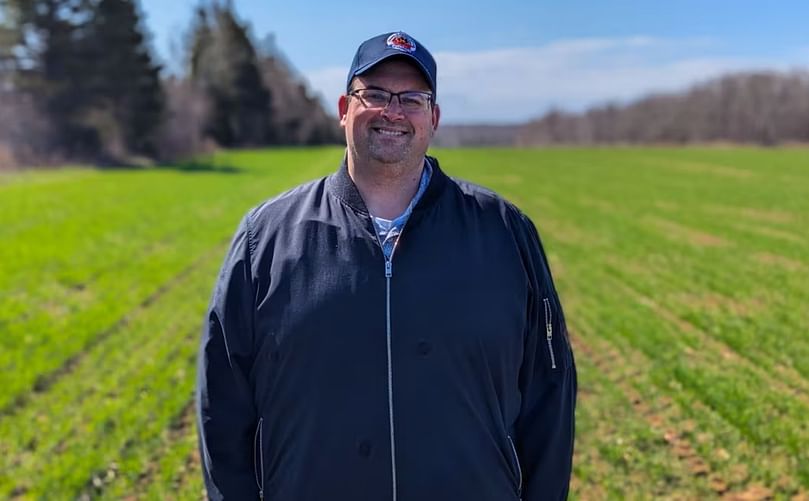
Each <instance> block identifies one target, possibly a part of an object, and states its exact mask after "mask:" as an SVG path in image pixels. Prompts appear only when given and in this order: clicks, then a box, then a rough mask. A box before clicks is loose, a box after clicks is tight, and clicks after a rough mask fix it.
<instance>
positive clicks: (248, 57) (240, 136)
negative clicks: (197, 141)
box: [190, 3, 273, 147]
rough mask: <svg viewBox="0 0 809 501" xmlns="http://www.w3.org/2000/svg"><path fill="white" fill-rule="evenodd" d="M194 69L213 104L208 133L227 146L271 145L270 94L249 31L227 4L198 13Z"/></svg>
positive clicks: (194, 45) (195, 29)
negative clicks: (262, 76) (259, 67)
mask: <svg viewBox="0 0 809 501" xmlns="http://www.w3.org/2000/svg"><path fill="white" fill-rule="evenodd" d="M190 69H191V78H192V79H193V80H194V82H195V83H196V84H197V85H199V86H200V87H201V88H202V89H203V90H204V91H205V93H206V94H207V96H208V100H209V105H210V107H209V110H210V111H209V116H208V119H207V121H206V125H205V130H204V133H205V134H206V135H208V136H209V137H211V138H212V139H214V140H215V141H216V142H217V143H218V144H220V145H222V146H225V147H233V146H251V145H262V144H267V143H269V142H271V141H272V139H273V135H272V129H271V126H270V103H271V101H270V92H269V91H268V90H267V88H266V87H265V86H264V83H263V81H262V79H261V74H260V72H259V69H258V64H257V60H256V52H255V49H254V47H253V44H252V42H251V41H250V37H249V36H248V33H247V28H246V27H245V26H243V25H242V24H240V23H239V22H238V20H237V19H236V16H235V14H234V12H233V7H232V5H230V4H229V3H228V4H227V5H221V4H218V3H213V4H212V5H211V6H210V7H208V8H205V7H200V8H199V9H198V11H197V15H196V20H195V24H194V26H193V32H192V40H191V54H190Z"/></svg>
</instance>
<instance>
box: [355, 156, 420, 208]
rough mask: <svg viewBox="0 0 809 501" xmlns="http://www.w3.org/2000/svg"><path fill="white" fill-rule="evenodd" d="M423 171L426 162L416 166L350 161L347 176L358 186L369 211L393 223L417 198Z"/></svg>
mask: <svg viewBox="0 0 809 501" xmlns="http://www.w3.org/2000/svg"><path fill="white" fill-rule="evenodd" d="M423 169H424V159H421V160H420V161H419V162H418V163H416V164H410V165H404V164H376V163H374V164H370V163H362V162H354V161H352V159H351V157H350V155H349V158H348V174H349V176H351V179H352V180H353V181H354V184H355V185H356V186H357V189H358V190H359V192H360V195H361V196H362V199H363V201H364V202H365V206H366V207H368V211H369V212H370V213H371V214H373V215H374V216H377V217H381V218H384V219H394V218H396V217H398V216H399V215H401V214H402V213H403V212H404V211H405V209H406V208H407V206H408V204H410V201H411V200H413V197H414V196H415V195H416V192H417V191H418V188H419V181H420V180H421V172H422V170H423Z"/></svg>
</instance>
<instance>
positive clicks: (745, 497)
mask: <svg viewBox="0 0 809 501" xmlns="http://www.w3.org/2000/svg"><path fill="white" fill-rule="evenodd" d="M773 495H774V494H773V491H772V490H770V489H768V488H767V487H764V486H763V485H759V484H754V485H751V486H749V487H747V488H746V489H745V490H743V491H741V492H730V493H728V494H725V495H724V496H722V501H765V500H767V499H773Z"/></svg>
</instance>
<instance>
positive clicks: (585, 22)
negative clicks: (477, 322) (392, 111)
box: [141, 0, 809, 123]
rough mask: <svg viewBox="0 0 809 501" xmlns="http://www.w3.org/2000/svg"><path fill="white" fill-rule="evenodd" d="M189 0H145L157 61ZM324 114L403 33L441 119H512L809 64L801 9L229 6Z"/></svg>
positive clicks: (179, 31)
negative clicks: (431, 62)
mask: <svg viewBox="0 0 809 501" xmlns="http://www.w3.org/2000/svg"><path fill="white" fill-rule="evenodd" d="M196 4H197V0H169V1H167V0H141V7H142V10H143V12H144V13H145V15H146V26H147V28H148V29H149V30H150V32H151V34H152V36H153V45H154V47H155V49H156V50H157V52H158V54H159V55H160V56H161V57H162V58H163V59H164V60H167V61H172V60H177V59H178V56H179V55H180V54H181V47H182V45H183V37H184V34H185V33H186V32H187V29H188V25H189V20H190V18H191V14H192V12H193V8H194V5H196ZM234 4H235V7H236V11H237V13H238V14H239V15H240V17H241V18H242V20H245V21H247V23H248V24H249V25H250V27H251V31H252V34H253V35H254V36H255V37H256V38H259V39H260V38H262V37H264V36H265V35H266V34H268V33H273V34H274V35H275V40H276V43H277V45H278V47H280V49H281V50H282V51H283V52H284V53H285V54H286V56H287V58H288V59H289V60H290V61H292V63H293V64H294V66H295V68H296V69H297V70H298V72H299V73H300V74H301V75H302V77H304V78H305V79H306V80H307V81H308V82H309V84H310V86H311V87H312V88H313V89H314V90H315V91H316V92H318V93H320V94H321V96H322V97H323V99H324V101H326V102H327V103H328V109H329V110H330V111H332V109H333V108H335V107H336V105H334V104H332V103H335V102H336V99H337V96H338V95H339V94H340V92H341V91H342V89H343V86H344V82H345V73H346V71H347V69H348V65H349V64H350V62H351V58H352V56H353V54H354V51H355V50H356V47H357V45H359V44H360V43H361V42H362V41H363V40H365V39H366V38H369V37H371V36H374V35H376V34H379V33H383V32H386V31H393V30H404V31H407V32H408V33H410V34H411V35H413V36H414V37H415V38H416V39H417V40H418V41H419V42H421V43H422V44H424V45H425V46H426V47H428V48H429V49H430V51H431V52H432V53H433V55H434V56H435V57H436V59H437V61H438V94H439V97H438V98H439V102H440V103H441V105H442V109H443V117H444V122H445V123H467V122H489V123H514V122H520V121H525V120H528V119H530V118H533V117H536V116H539V115H541V114H543V113H544V112H546V111H547V110H548V109H550V108H553V107H557V108H562V109H568V110H580V109H583V108H585V107H587V106H589V105H593V104H600V103H604V102H607V101H619V102H622V101H627V100H632V99H636V98H638V97H640V96H642V95H645V94H647V93H649V92H659V91H671V90H679V89H683V88H686V87H687V86H688V85H690V84H692V83H694V82H698V81H703V80H705V79H708V78H711V77H714V76H717V75H720V74H723V73H726V72H730V71H739V70H745V69H774V70H790V69H795V68H809V28H807V20H809V2H807V1H805V0H803V1H798V0H784V1H770V2H763V1H758V2H753V1H746V0H737V1H733V2H732V1H724V0H721V1H719V0H717V1H710V0H703V1H692V0H680V1H677V2H653V1H650V0H646V1H621V0H603V1H601V2H595V1H584V0H567V1H565V2H562V1H554V2H550V1H538V0H533V1H523V2H520V1H517V0H499V1H489V2H475V1H466V2H463V1H458V0H450V1H443V2H439V1H435V0H433V1H424V0H409V1H407V2H398V3H396V2H381V1H378V0H377V1H366V0H355V1H353V2H322V1H308V2H307V1H304V2H290V1H288V0H287V1H286V2H283V3H282V2H280V1H277V0H269V1H268V0H264V1H260V0H234Z"/></svg>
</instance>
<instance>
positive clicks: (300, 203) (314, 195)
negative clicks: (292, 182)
mask: <svg viewBox="0 0 809 501" xmlns="http://www.w3.org/2000/svg"><path fill="white" fill-rule="evenodd" d="M327 178H328V177H321V178H319V179H314V180H312V181H308V182H306V183H303V184H299V185H298V186H295V187H294V188H290V189H288V190H286V191H284V192H282V193H279V194H278V195H275V196H273V197H271V198H268V199H266V200H264V201H263V202H261V203H260V204H258V205H256V206H255V207H253V208H252V209H250V210H249V211H248V213H247V219H248V221H249V223H250V225H251V226H252V227H253V229H254V231H256V230H262V229H268V228H272V227H273V226H277V225H278V224H281V223H284V222H287V223H289V222H291V221H292V219H291V218H290V215H291V214H293V213H299V212H300V211H302V210H305V209H306V208H308V209H312V208H315V207H317V206H318V205H320V203H321V201H322V200H321V199H322V198H323V194H324V190H325V185H326V179H327Z"/></svg>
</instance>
